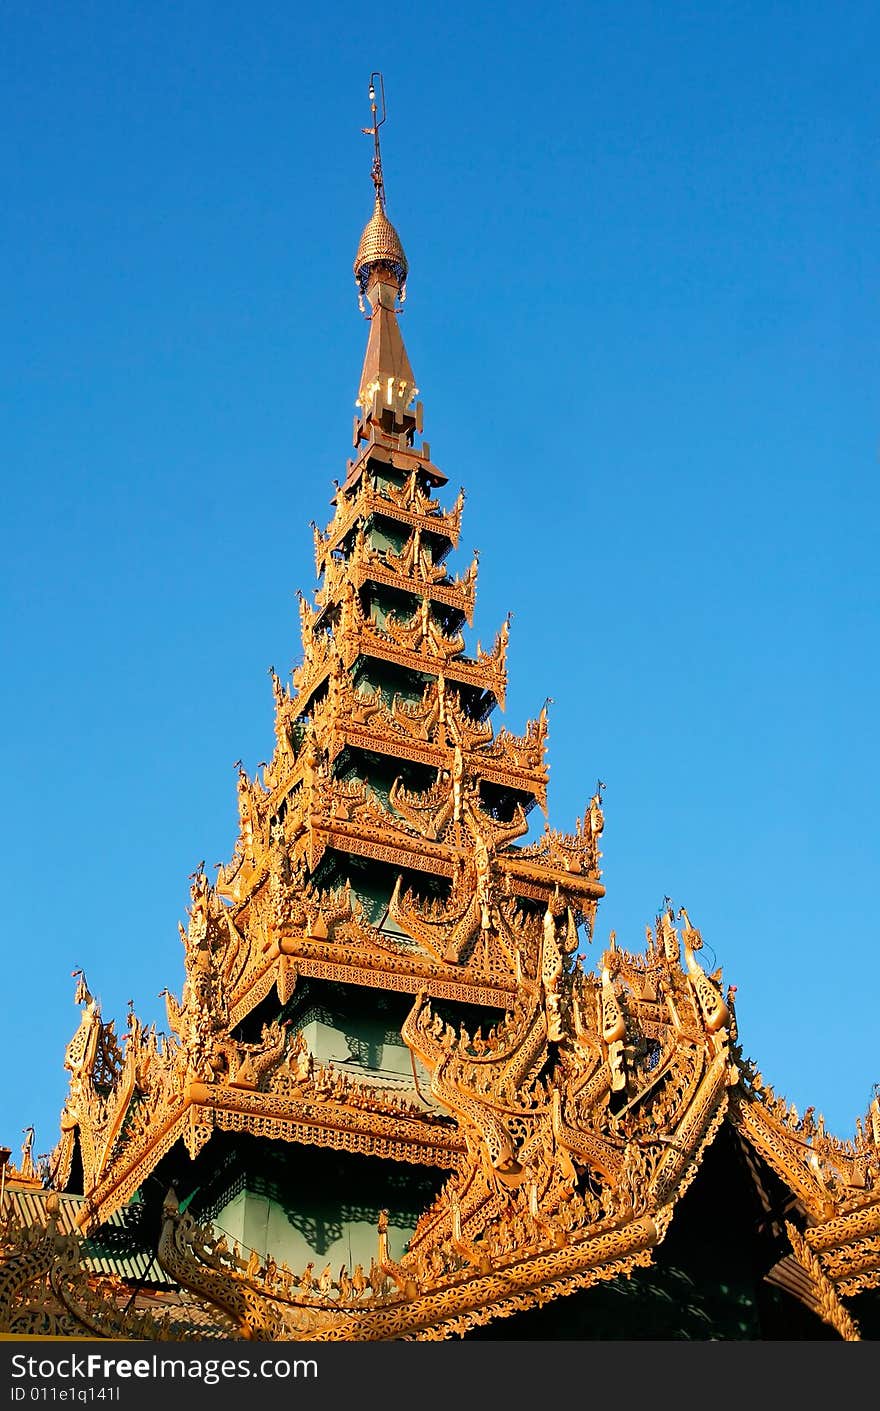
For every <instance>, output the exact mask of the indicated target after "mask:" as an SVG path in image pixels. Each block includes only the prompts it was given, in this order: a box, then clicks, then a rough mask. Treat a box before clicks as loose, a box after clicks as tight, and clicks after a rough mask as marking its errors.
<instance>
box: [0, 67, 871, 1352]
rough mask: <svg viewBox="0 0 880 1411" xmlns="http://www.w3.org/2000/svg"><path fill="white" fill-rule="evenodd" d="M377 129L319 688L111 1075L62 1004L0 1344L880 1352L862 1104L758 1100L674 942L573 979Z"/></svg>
mask: <svg viewBox="0 0 880 1411" xmlns="http://www.w3.org/2000/svg"><path fill="white" fill-rule="evenodd" d="M374 77H375V76H374ZM371 93H372V94H373V98H372V103H371V114H372V126H371V128H370V129H368V131H369V133H370V135H371V136H372V137H373V138H374V164H373V181H374V187H375V206H374V210H373V214H372V216H371V218H370V220H369V222H368V224H367V226H366V228H365V230H364V232H363V235H362V237H361V240H360V243H359V245H358V250H357V256H356V259H355V266H354V268H355V278H356V283H357V288H358V293H359V297H360V298H361V299H362V301H363V302H364V310H365V312H366V311H367V309H368V310H369V315H368V317H369V333H368V337H367V350H366V355H365V358H364V364H363V370H362V373H361V378H360V381H359V384H358V387H357V401H356V405H357V415H356V418H355V424H354V450H355V455H354V457H353V458H351V459H349V460H348V462H347V466H346V470H345V475H344V478H343V479H342V481H341V483H339V484H338V485H337V488H336V493H335V494H334V496H333V499H332V502H331V506H332V516H331V518H330V520H329V523H328V524H327V526H326V528H325V529H323V530H321V529H319V528H318V527H317V526H313V529H314V540H315V567H316V573H317V578H318V587H317V590H316V592H315V593H314V595H313V596H312V597H311V599H310V598H309V597H307V596H305V595H301V596H300V633H301V645H302V657H301V661H300V663H299V665H298V666H297V667H296V669H295V670H294V671H293V673H292V676H291V679H290V680H289V681H283V680H282V679H281V678H280V677H279V676H278V675H277V674H276V673H275V671H274V669H270V678H271V688H272V695H273V702H274V737H275V744H274V750H273V753H272V757H271V759H270V761H269V762H268V763H267V764H266V765H265V766H264V767H263V768H262V771H261V772H259V773H258V774H257V775H256V776H254V777H252V776H251V775H250V774H249V773H248V772H247V771H246V770H245V769H244V768H240V770H239V777H238V784H237V802H238V835H237V839H236V842H235V846H234V849H233V852H232V855H231V857H230V859H229V861H228V862H227V863H226V864H225V865H223V866H221V867H219V870H218V873H217V876H216V878H215V879H214V880H213V881H212V880H210V879H209V877H208V876H207V874H206V873H205V870H204V866H203V865H202V864H200V865H199V866H198V867H197V868H196V870H195V872H194V873H193V874H192V876H191V878H190V882H191V888H190V906H189V909H188V916H187V921H186V925H185V926H183V925H182V926H180V939H181V942H182V948H183V961H184V981H183V985H182V990H181V993H180V996H179V997H178V996H177V995H175V994H172V993H170V992H167V993H166V1009H167V1026H168V1027H167V1033H159V1032H157V1030H156V1028H155V1026H152V1025H150V1026H147V1025H144V1024H142V1023H141V1021H140V1020H139V1019H138V1018H137V1016H136V1014H135V1013H134V1011H133V1010H132V1012H131V1013H129V1016H128V1020H127V1025H126V1029H125V1032H124V1033H123V1034H121V1035H119V1036H117V1034H116V1031H115V1025H114V1023H113V1022H112V1021H107V1020H105V1019H104V1018H103V1017H102V1014H101V1010H100V1006H99V1005H98V1003H97V1001H96V1000H95V998H94V996H93V994H92V992H91V990H90V988H89V986H88V984H87V982H86V978H85V976H84V975H82V974H79V975H78V977H77V980H78V983H77V991H76V1002H77V1004H78V1005H79V1007H80V1018H79V1024H78V1027H77V1029H76V1032H75V1034H74V1036H73V1038H72V1039H71V1041H70V1043H69V1044H68V1046H67V1049H66V1053H65V1066H66V1068H67V1070H68V1074H69V1093H68V1097H67V1101H66V1104H65V1107H64V1111H63V1113H62V1118H61V1135H60V1139H59V1141H58V1144H57V1146H56V1148H55V1150H54V1152H53V1153H52V1156H51V1159H50V1163H49V1169H48V1171H47V1173H45V1176H44V1178H43V1179H39V1178H38V1173H37V1172H36V1169H35V1167H34V1165H33V1161H32V1158H31V1155H30V1147H29V1146H28V1148H27V1151H26V1153H25V1155H24V1156H23V1159H22V1168H21V1170H20V1171H17V1172H13V1171H12V1169H11V1168H10V1167H9V1165H8V1163H9V1152H8V1150H7V1149H3V1150H2V1151H0V1158H2V1160H0V1167H2V1169H3V1170H4V1171H7V1173H8V1187H9V1189H8V1194H9V1196H10V1199H8V1200H6V1201H5V1202H4V1203H3V1205H2V1208H0V1261H2V1269H0V1331H4V1332H7V1333H11V1334H13V1335H22V1334H24V1333H29V1334H33V1333H37V1334H40V1333H42V1334H46V1335H48V1334H54V1335H56V1336H57V1335H60V1336H67V1335H69V1336H82V1335H84V1334H85V1335H87V1336H92V1337H94V1336H108V1337H117V1338H118V1337H130V1338H138V1337H149V1338H159V1337H161V1338H171V1339H178V1338H179V1339H186V1338H220V1339H230V1338H249V1339H250V1338H256V1339H259V1340H264V1341H268V1340H274V1339H282V1340H287V1339H299V1340H318V1341H333V1340H342V1341H370V1340H382V1339H400V1338H406V1339H425V1340H428V1339H430V1340H434V1339H441V1338H449V1337H455V1336H465V1335H467V1336H475V1335H478V1330H479V1329H481V1328H482V1327H484V1326H486V1325H492V1328H493V1329H494V1331H493V1332H492V1333H491V1335H493V1336H504V1333H503V1332H501V1331H499V1329H501V1328H503V1327H504V1326H507V1325H509V1327H510V1328H511V1330H512V1331H511V1332H510V1334H509V1335H510V1336H524V1337H538V1338H541V1337H557V1336H560V1335H562V1336H580V1337H608V1336H626V1337H629V1338H636V1337H650V1336H659V1337H666V1336H695V1337H701V1336H702V1337H711V1338H719V1337H756V1338H760V1337H815V1336H822V1335H828V1336H836V1337H841V1338H844V1339H849V1340H854V1339H856V1338H858V1337H859V1336H860V1335H862V1334H863V1333H864V1335H865V1336H873V1335H876V1334H875V1332H873V1331H872V1330H873V1329H876V1326H877V1321H878V1320H877V1312H878V1305H877V1303H876V1301H875V1297H874V1294H873V1290H875V1289H876V1288H877V1287H878V1286H880V1241H878V1235H880V1102H878V1100H877V1099H876V1098H875V1099H874V1101H873V1102H872V1104H871V1106H870V1109H869V1111H868V1112H867V1113H866V1115H865V1118H864V1121H862V1120H860V1121H859V1123H858V1125H857V1130H856V1133H855V1135H854V1137H853V1138H852V1139H851V1140H846V1141H844V1140H839V1139H837V1138H835V1137H833V1136H831V1135H830V1134H828V1133H827V1132H826V1131H825V1130H824V1123H823V1122H822V1119H821V1118H819V1119H817V1118H816V1117H815V1114H814V1112H813V1111H812V1109H809V1110H808V1111H807V1112H806V1113H805V1114H804V1115H803V1116H799V1115H798V1114H797V1113H796V1112H795V1111H794V1109H793V1108H791V1107H790V1106H789V1105H787V1104H786V1103H785V1102H784V1101H783V1100H782V1099H781V1098H778V1097H777V1096H776V1095H775V1094H774V1092H773V1091H772V1089H771V1088H770V1087H769V1086H768V1085H767V1084H766V1083H765V1081H764V1079H763V1077H762V1076H761V1074H760V1073H759V1072H758V1070H757V1068H756V1067H755V1065H754V1064H753V1063H752V1062H751V1061H750V1060H749V1059H748V1058H747V1057H746V1056H745V1055H744V1053H743V1050H742V1047H741V1044H740V1038H739V1034H738V1029H737V1022H736V1008H735V991H734V988H733V987H732V986H726V987H725V986H724V984H723V983H722V977H721V972H720V971H716V972H714V973H713V974H707V973H706V970H705V969H704V967H703V966H702V964H701V962H700V952H701V950H702V937H701V935H700V932H699V930H698V929H697V928H696V927H695V926H694V925H693V924H692V923H691V920H690V918H689V917H688V915H687V912H686V910H685V909H684V908H680V909H679V911H678V912H677V914H676V913H675V912H674V910H673V909H672V907H671V906H670V908H669V909H668V910H667V911H665V912H664V913H663V914H661V915H660V916H657V917H656V918H655V919H654V921H653V922H652V924H651V925H650V926H649V927H648V928H647V932H646V937H645V947H644V949H643V950H642V951H640V952H638V953H635V952H628V951H626V950H624V949H622V948H621V947H620V946H618V944H617V940H616V937H615V936H614V934H613V933H612V935H611V938H610V941H609V944H608V945H607V947H606V948H605V950H604V952H603V953H602V955H601V960H600V963H599V965H598V967H597V969H596V970H595V971H591V970H590V969H589V968H588V966H587V965H586V963H585V956H586V946H587V945H588V943H589V942H590V941H592V939H593V934H594V924H595V917H596V909H597V906H598V903H599V901H600V900H601V898H602V896H603V895H604V887H603V884H602V881H601V869H600V861H601V852H600V842H601V839H602V834H603V828H604V808H603V788H604V786H603V785H597V787H596V788H595V790H594V791H593V792H592V796H591V797H587V798H586V801H585V808H584V812H583V816H582V817H581V818H580V819H579V820H578V821H577V823H576V825H575V827H574V829H573V831H572V832H570V833H563V832H559V831H557V830H556V829H554V828H551V827H550V825H549V822H548V821H547V810H548V770H547V763H546V741H547V731H548V719H547V711H546V707H544V708H542V709H541V710H540V711H539V712H538V714H537V715H536V717H535V719H533V720H530V721H528V722H527V723H526V725H525V727H524V729H523V730H522V732H521V733H519V734H516V733H512V732H511V731H510V730H508V729H507V728H505V727H499V728H496V725H495V720H494V716H495V712H496V710H497V709H498V708H503V706H504V702H505V694H506V680H507V677H506V673H507V653H508V645H509V642H508V639H509V619H508V621H506V622H504V623H502V625H501V627H500V629H499V630H498V632H497V635H496V637H495V639H494V642H493V645H492V646H491V648H490V649H489V650H488V651H486V650H483V648H482V646H480V645H479V644H478V645H477V646H476V648H475V649H474V650H473V651H471V652H469V651H468V649H467V646H466V641H465V632H466V629H468V630H469V629H471V628H472V626H473V622H474V614H475V596H476V585H477V573H478V563H477V558H476V556H475V557H474V558H473V559H472V561H471V562H470V563H469V564H468V565H467V566H466V567H464V569H463V570H460V571H458V572H456V573H453V572H452V571H451V570H450V569H449V568H448V567H447V560H448V558H449V556H450V554H453V553H454V551H456V550H457V548H458V544H459V539H460V532H461V522H462V512H463V505H464V496H463V493H459V495H458V496H457V498H455V499H454V501H453V502H452V504H451V505H445V504H444V503H442V502H441V500H440V499H438V498H435V496H436V495H437V494H438V492H439V493H442V491H443V488H444V487H445V486H446V484H447V477H446V476H445V474H444V473H443V472H442V471H441V470H440V469H439V468H438V467H437V466H436V465H435V464H434V462H433V461H432V459H431V452H430V447H429V446H428V444H427V442H425V441H424V439H423V438H422V424H423V411H422V404H421V402H419V401H418V400H417V397H418V389H417V387H416V384H415V378H414V374H413V371H412V367H411V365H410V362H409V358H408V356H407V353H406V349H405V346H404V343H403V338H402V336H401V333H400V327H399V323H398V312H399V301H400V300H401V298H402V297H403V295H404V294H405V289H406V278H407V274H408V264H407V260H406V257H405V255H404V251H403V245H402V243H401V241H400V238H399V236H398V234H397V232H396V231H395V229H394V227H393V226H392V224H391V222H390V220H389V219H388V216H387V212H386V209H385V191H384V181H383V177H382V166H381V153H380V150H379V128H380V126H381V124H382V121H383V120H384V107H383V106H382V107H380V104H379V102H378V100H377V99H376V97H375V91H374V90H371ZM380 111H381V112H382V116H381V117H380V116H379V113H380ZM588 793H589V791H586V790H585V795H586V794H588ZM536 806H537V808H538V810H539V811H540V812H539V814H537V815H533V817H540V813H541V812H543V814H544V826H543V830H542V831H540V832H539V833H538V836H537V837H536V838H535V839H533V840H532V841H530V842H527V841H525V840H526V838H527V835H528V833H529V816H530V814H532V811H533V810H534V809H535V807H536ZM692 1188H693V1189H692ZM698 1191H701V1192H702V1195H698V1194H696V1193H697V1192H698ZM13 1196H14V1198H12V1197H13ZM254 1202H262V1204H260V1205H259V1209H260V1211H262V1212H263V1216H265V1218H263V1219H262V1224H261V1225H260V1226H259V1228H260V1229H261V1230H262V1231H263V1233H262V1234H261V1235H260V1237H259V1239H258V1238H257V1237H256V1235H255V1234H254V1231H255V1230H256V1229H257V1228H258V1226H257V1223H256V1222H255V1221H254V1220H253V1219H252V1218H251V1216H252V1212H253V1210H254V1208H255V1205H254ZM334 1202H335V1204H334ZM707 1211H708V1214H707ZM236 1221H237V1222H238V1223H237V1224H236V1223H235V1222H236ZM365 1229H366V1230H367V1235H366V1236H364V1230H365ZM364 1239H366V1243H364ZM346 1241H347V1245H346V1248H347V1249H354V1250H355V1254H354V1255H348V1254H346V1256H345V1257H344V1258H343V1262H342V1265H341V1266H340V1267H339V1268H338V1272H337V1271H336V1268H335V1266H334V1264H333V1260H332V1259H331V1257H330V1252H331V1251H332V1252H333V1253H334V1254H335V1256H336V1260H335V1263H336V1264H338V1258H339V1249H340V1248H341V1247H342V1245H343V1244H345V1242H346ZM307 1256H308V1257H307ZM325 1258H326V1260H327V1262H326V1264H324V1267H323V1271H322V1272H318V1271H319V1268H320V1266H321V1265H322V1263H323V1261H324V1259H325ZM297 1261H298V1262H297ZM688 1268H693V1269H696V1270H698V1276H696V1281H695V1283H694V1284H693V1286H692V1287H691V1288H690V1292H689V1294H688V1298H689V1300H690V1301H689V1302H688V1301H687V1300H683V1299H682V1298H681V1297H679V1296H678V1295H679V1294H680V1292H681V1285H680V1283H679V1285H676V1279H678V1280H679V1281H681V1280H685V1279H687V1277H688V1275H687V1273H686V1270H687V1269H688ZM683 1270H684V1271H685V1272H683ZM149 1271H152V1272H151V1273H150V1272H149ZM661 1308H662V1309H665V1310H666V1311H665V1312H663V1313H662V1317H663V1318H665V1319H666V1320H667V1322H666V1323H665V1324H662V1325H661V1324H660V1323H658V1322H656V1319H658V1318H660V1317H661V1313H660V1312H659V1311H658V1310H660V1309H661ZM566 1310H567V1311H566ZM551 1312H552V1316H553V1317H554V1318H556V1320H557V1321H556V1322H555V1323H554V1322H550V1323H548V1322H547V1321H544V1322H541V1319H542V1318H544V1317H545V1315H546V1316H548V1317H549V1316H550V1314H551ZM530 1319H532V1321H529V1320H530ZM566 1319H567V1320H568V1321H567V1322H566ZM670 1319H673V1320H675V1319H677V1320H678V1323H676V1324H675V1327H676V1329H677V1331H669V1329H670V1326H671V1324H670V1323H669V1320H670ZM652 1320H655V1321H652ZM737 1320H739V1321H737ZM661 1326H662V1327H663V1328H664V1329H665V1330H661V1331H658V1330H657V1329H659V1328H661ZM566 1327H567V1328H569V1329H573V1330H574V1331H569V1332H568V1333H565V1332H562V1333H560V1329H561V1328H566ZM548 1329H549V1330H548ZM652 1329H653V1330H654V1331H652ZM734 1329H738V1331H734Z"/></svg>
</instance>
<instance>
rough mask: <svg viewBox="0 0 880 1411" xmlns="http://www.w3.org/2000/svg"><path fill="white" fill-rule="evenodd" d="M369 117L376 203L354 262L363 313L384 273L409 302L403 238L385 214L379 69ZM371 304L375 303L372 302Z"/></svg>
mask: <svg viewBox="0 0 880 1411" xmlns="http://www.w3.org/2000/svg"><path fill="white" fill-rule="evenodd" d="M369 96H370V115H371V117H372V119H373V122H372V126H371V127H362V128H361V132H363V133H364V134H365V135H366V136H367V137H372V139H373V165H372V168H371V171H370V174H371V176H372V178H373V185H374V187H375V188H376V202H375V206H374V208H373V214H372V216H371V218H370V220H369V221H368V222H367V224H366V226H365V228H364V232H363V234H362V235H361V239H360V244H359V245H358V252H357V256H356V257H355V262H354V277H355V281H356V283H357V287H358V303H359V305H360V308H361V312H362V313H364V312H366V310H365V307H364V298H365V296H366V294H367V287H368V285H369V284H370V280H371V276H372V274H373V273H374V272H375V271H377V270H381V271H382V272H383V273H384V274H386V275H389V276H391V278H392V279H393V281H394V285H395V286H396V290H397V297H398V298H399V299H400V302H401V303H403V301H404V299H405V298H406V276H407V263H406V255H405V254H404V253H403V246H402V245H401V243H400V236H399V235H398V234H397V231H396V230H395V229H394V226H393V225H392V224H391V222H390V220H389V219H388V217H387V215H386V214H385V178H384V175H383V173H382V149H381V146H380V144H379V129H380V127H381V126H382V124H383V123H384V121H385V118H386V116H387V114H386V109H385V80H384V78H383V77H382V75H381V73H379V71H378V69H376V70H374V71H373V73H371V74H370V89H369ZM371 302H372V301H371Z"/></svg>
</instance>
